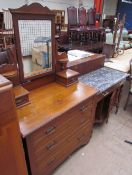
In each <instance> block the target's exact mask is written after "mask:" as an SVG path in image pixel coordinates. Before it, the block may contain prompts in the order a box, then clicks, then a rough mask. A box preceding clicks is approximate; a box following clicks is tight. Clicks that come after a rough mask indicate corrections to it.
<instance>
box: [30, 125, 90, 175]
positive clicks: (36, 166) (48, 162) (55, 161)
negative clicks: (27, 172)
mask: <svg viewBox="0 0 132 175" xmlns="http://www.w3.org/2000/svg"><path fill="white" fill-rule="evenodd" d="M91 133H92V125H91V123H89V124H88V125H84V126H83V127H80V128H78V130H76V131H75V132H73V133H72V135H70V136H69V137H67V138H65V139H64V140H63V141H62V143H61V144H60V145H59V146H58V149H57V151H55V152H54V153H53V154H49V155H45V154H44V153H43V152H41V154H38V155H36V154H35V153H34V152H29V154H30V156H29V157H30V162H31V169H32V175H43V174H45V175H49V174H50V173H51V172H53V170H54V169H55V168H56V167H57V166H58V165H59V164H60V163H62V162H63V161H64V160H65V159H66V158H67V157H68V156H69V155H70V154H71V153H72V152H73V151H74V150H75V149H77V148H79V147H80V146H82V145H84V144H86V143H87V142H88V141H89V139H90V136H91Z"/></svg>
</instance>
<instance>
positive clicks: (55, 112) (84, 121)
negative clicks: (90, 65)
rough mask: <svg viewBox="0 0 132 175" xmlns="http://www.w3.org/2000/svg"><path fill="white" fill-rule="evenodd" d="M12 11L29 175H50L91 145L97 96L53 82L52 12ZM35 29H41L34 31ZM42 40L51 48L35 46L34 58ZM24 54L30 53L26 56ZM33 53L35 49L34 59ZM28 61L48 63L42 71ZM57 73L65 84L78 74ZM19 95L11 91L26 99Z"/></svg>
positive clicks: (72, 85) (78, 86) (85, 89)
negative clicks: (48, 41) (76, 151)
mask: <svg viewBox="0 0 132 175" xmlns="http://www.w3.org/2000/svg"><path fill="white" fill-rule="evenodd" d="M10 11H11V13H12V15H13V21H14V33H15V36H16V37H15V38H16V48H17V49H16V53H17V60H18V64H19V71H20V72H19V75H20V84H22V86H23V87H25V88H26V89H27V90H29V94H28V97H29V103H28V104H24V105H23V104H22V105H20V106H18V108H17V115H18V120H19V126H20V132H21V135H22V140H23V146H24V151H25V157H26V163H27V167H28V173H29V174H32V175H43V174H45V175H49V174H51V173H52V172H53V170H54V169H55V168H56V167H57V166H58V165H59V164H60V163H62V162H63V161H64V160H65V159H66V158H67V157H68V156H69V155H70V154H71V153H72V152H73V151H75V150H76V149H77V148H79V147H80V146H82V145H84V144H86V143H88V142H89V140H90V137H91V134H92V127H93V122H94V114H95V105H94V104H95V103H94V100H95V95H96V93H97V91H96V89H94V88H92V87H89V86H87V85H85V84H83V83H80V82H78V81H77V78H76V81H75V82H74V81H72V82H71V81H70V84H69V85H70V86H69V87H65V86H62V85H60V84H58V83H56V82H55V80H56V75H55V67H56V66H57V65H56V64H55V63H56V62H57V58H55V53H56V51H55V37H54V36H55V30H54V29H55V25H54V15H55V14H53V12H52V11H50V10H49V9H48V8H47V7H42V6H41V5H40V4H37V3H34V4H31V5H29V6H27V5H25V6H23V7H21V8H19V9H10ZM40 21H41V22H42V23H40ZM27 22H28V23H27ZM36 23H37V24H38V25H39V27H40V28H39V29H38V28H36ZM26 26H28V29H27V28H26ZM44 28H45V30H46V32H45V30H44ZM29 29H30V32H29ZM38 30H39V33H38V32H37V31H38ZM25 31H26V32H27V34H28V35H29V36H30V37H34V38H33V39H32V42H30V45H29V41H28V40H27V39H26V40H25ZM31 33H34V36H32V35H31ZM41 35H42V36H41ZM29 36H28V37H29ZM43 37H45V38H50V43H49V46H50V47H49V48H48V49H47V45H46V44H45V43H41V44H40V43H39V44H40V45H39V49H40V53H39V54H38V53H37V51H38V50H39V49H38V46H37V45H36V43H34V40H36V38H37V39H38V38H39V40H40V39H42V38H43ZM27 48H28V49H30V50H26V49H27ZM32 48H34V50H36V48H37V50H36V53H35V55H33V52H32ZM32 57H36V60H37V59H38V58H39V60H41V61H42V62H43V61H44V60H43V59H48V62H49V64H48V65H49V67H45V66H44V64H45V63H44V62H43V64H42V65H41V64H40V62H41V61H39V63H38V62H37V61H36V62H34V60H33V59H32ZM56 57H57V56H56ZM26 61H27V64H28V67H27V66H26V65H27V64H25V62H26ZM46 61H47V60H46ZM36 69H37V71H36ZM60 71H61V70H59V69H58V70H57V69H56V74H57V75H58V76H60V75H61V76H63V75H64V76H63V78H65V79H67V78H75V77H77V76H78V74H79V73H78V72H75V71H74V70H67V71H69V73H68V74H67V72H66V74H65V73H63V72H60ZM72 80H73V79H72ZM21 88H22V87H21ZM21 88H18V89H19V90H20V89H21ZM18 89H14V91H15V93H16V94H17V95H18V94H19V93H21V92H22V94H24V93H25V91H24V90H20V91H19V90H18ZM18 91H19V92H18ZM26 94H27V93H26ZM22 96H23V95H22ZM18 97H20V94H19V95H18Z"/></svg>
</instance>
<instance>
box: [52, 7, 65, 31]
mask: <svg viewBox="0 0 132 175" xmlns="http://www.w3.org/2000/svg"><path fill="white" fill-rule="evenodd" d="M53 12H54V13H55V24H60V26H61V29H62V28H64V26H65V10H53Z"/></svg>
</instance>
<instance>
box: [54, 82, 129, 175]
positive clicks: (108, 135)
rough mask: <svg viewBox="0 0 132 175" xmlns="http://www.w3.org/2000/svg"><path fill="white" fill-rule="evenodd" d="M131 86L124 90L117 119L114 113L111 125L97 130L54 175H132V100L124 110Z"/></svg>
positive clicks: (110, 119) (96, 128) (95, 129)
mask: <svg viewBox="0 0 132 175" xmlns="http://www.w3.org/2000/svg"><path fill="white" fill-rule="evenodd" d="M127 92H128V83H126V84H125V86H124V88H123V93H122V98H121V104H120V108H119V111H118V113H117V115H115V114H114V113H112V114H111V115H110V118H109V121H108V123H107V124H106V123H104V124H103V125H100V126H94V130H93V135H92V138H91V140H90V142H89V144H87V145H86V146H84V147H82V148H80V149H79V150H77V151H76V152H75V153H74V154H72V155H71V156H70V157H69V158H68V159H67V160H66V161H65V162H64V163H62V165H60V166H59V167H58V168H57V170H56V171H55V172H54V175H132V145H130V144H127V143H125V142H124V140H130V141H132V98H131V101H130V103H129V106H128V108H127V110H126V111H124V110H123V106H124V103H125V101H126V96H127Z"/></svg>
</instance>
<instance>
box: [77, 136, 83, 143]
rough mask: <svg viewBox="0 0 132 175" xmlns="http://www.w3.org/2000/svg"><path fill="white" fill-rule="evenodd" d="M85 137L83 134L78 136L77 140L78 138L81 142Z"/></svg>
mask: <svg viewBox="0 0 132 175" xmlns="http://www.w3.org/2000/svg"><path fill="white" fill-rule="evenodd" d="M84 138H85V135H82V136H80V137H77V140H78V141H79V142H81V141H83V140H84Z"/></svg>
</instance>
